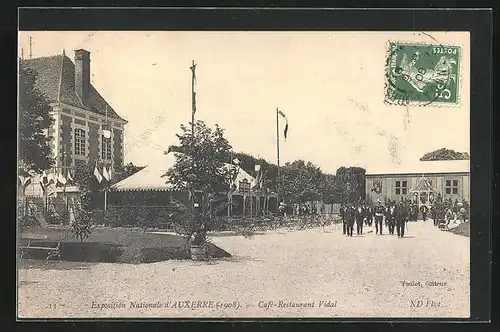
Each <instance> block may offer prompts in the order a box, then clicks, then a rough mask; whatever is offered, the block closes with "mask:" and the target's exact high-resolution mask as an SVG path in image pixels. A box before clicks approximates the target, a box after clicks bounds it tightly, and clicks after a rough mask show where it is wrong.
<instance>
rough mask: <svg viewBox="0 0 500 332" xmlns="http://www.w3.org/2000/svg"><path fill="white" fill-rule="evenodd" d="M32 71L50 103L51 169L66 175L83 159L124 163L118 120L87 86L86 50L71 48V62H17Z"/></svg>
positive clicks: (112, 164)
mask: <svg viewBox="0 0 500 332" xmlns="http://www.w3.org/2000/svg"><path fill="white" fill-rule="evenodd" d="M20 65H21V66H22V67H23V68H29V69H31V70H32V71H33V72H34V73H35V74H36V76H37V77H36V83H35V86H36V88H38V89H39V91H40V92H41V93H42V94H43V95H44V96H45V98H46V100H47V101H48V102H49V104H50V106H51V107H52V114H51V115H52V116H53V118H54V122H53V125H52V126H51V128H49V130H48V135H50V136H51V137H52V141H51V147H52V152H53V154H54V158H55V168H54V170H51V172H57V173H58V174H59V173H64V174H67V170H68V169H71V168H73V169H74V168H77V167H78V166H79V165H81V164H82V163H85V162H96V163H97V164H99V165H100V167H101V169H102V166H105V167H106V168H108V169H109V168H112V169H113V170H115V171H117V170H119V169H120V168H121V167H122V166H123V163H124V144H123V142H124V126H125V124H127V121H126V120H125V119H123V118H122V117H121V116H119V115H118V113H117V112H116V111H115V110H114V108H113V107H112V106H111V105H110V104H109V103H108V102H107V101H106V100H105V99H104V98H103V97H102V95H101V94H100V93H99V92H98V91H97V90H96V89H95V87H94V86H93V85H92V84H91V82H90V78H91V70H90V52H89V51H87V50H84V49H78V50H75V56H74V62H73V61H71V59H70V58H69V57H68V56H67V55H66V54H65V52H64V51H63V54H61V55H55V56H49V57H42V58H34V59H26V60H21V62H20Z"/></svg>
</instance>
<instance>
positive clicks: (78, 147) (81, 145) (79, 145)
mask: <svg viewBox="0 0 500 332" xmlns="http://www.w3.org/2000/svg"><path fill="white" fill-rule="evenodd" d="M86 148H87V146H86V139H85V130H83V129H80V128H76V129H75V155H77V156H85V154H86Z"/></svg>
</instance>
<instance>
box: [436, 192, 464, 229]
mask: <svg viewBox="0 0 500 332" xmlns="http://www.w3.org/2000/svg"><path fill="white" fill-rule="evenodd" d="M430 213H431V217H432V219H433V220H434V226H441V225H442V224H444V225H448V224H449V223H450V222H451V221H452V220H453V221H455V222H456V221H461V222H464V221H465V220H468V219H469V213H470V206H469V203H468V202H467V201H466V200H465V199H463V200H462V201H461V202H459V201H458V200H457V199H456V200H455V201H454V202H453V200H452V199H451V198H447V199H445V200H443V199H442V197H441V195H438V197H437V199H436V200H435V201H433V204H432V206H431V209H430Z"/></svg>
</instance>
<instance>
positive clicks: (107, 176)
mask: <svg viewBox="0 0 500 332" xmlns="http://www.w3.org/2000/svg"><path fill="white" fill-rule="evenodd" d="M102 176H103V177H104V178H105V179H106V180H107V181H109V174H108V170H107V169H106V167H105V166H102Z"/></svg>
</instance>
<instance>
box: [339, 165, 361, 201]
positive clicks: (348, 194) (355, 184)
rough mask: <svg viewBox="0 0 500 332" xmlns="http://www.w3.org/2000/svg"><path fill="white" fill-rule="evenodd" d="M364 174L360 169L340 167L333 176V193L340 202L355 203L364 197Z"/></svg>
mask: <svg viewBox="0 0 500 332" xmlns="http://www.w3.org/2000/svg"><path fill="white" fill-rule="evenodd" d="M365 173H366V170H365V169H364V168H361V167H348V168H346V167H340V168H338V169H337V173H336V176H335V191H337V192H338V193H339V194H340V195H339V196H340V197H339V198H340V202H344V203H345V202H356V201H358V200H360V199H361V200H363V199H364V197H365Z"/></svg>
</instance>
